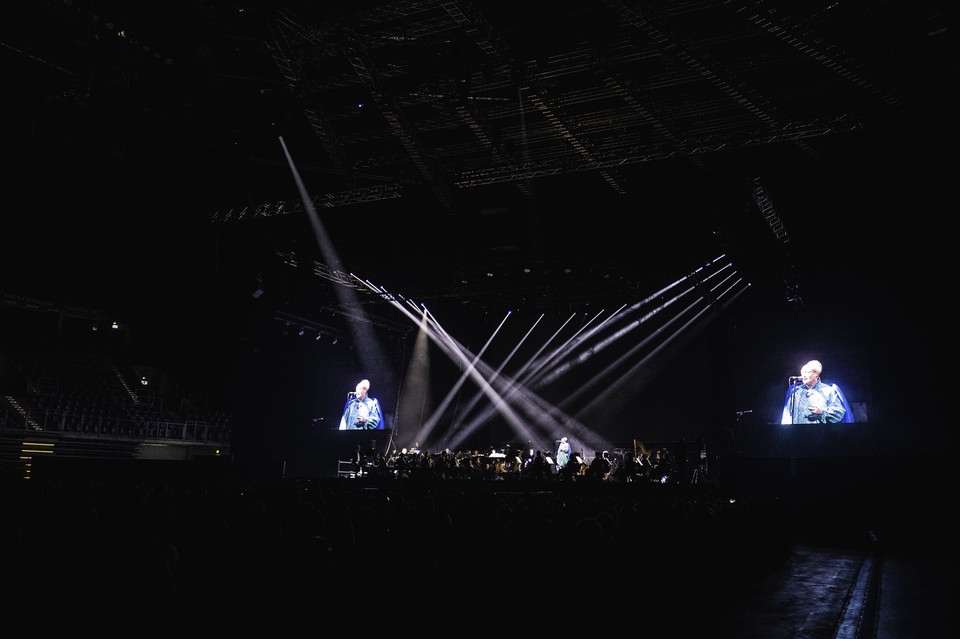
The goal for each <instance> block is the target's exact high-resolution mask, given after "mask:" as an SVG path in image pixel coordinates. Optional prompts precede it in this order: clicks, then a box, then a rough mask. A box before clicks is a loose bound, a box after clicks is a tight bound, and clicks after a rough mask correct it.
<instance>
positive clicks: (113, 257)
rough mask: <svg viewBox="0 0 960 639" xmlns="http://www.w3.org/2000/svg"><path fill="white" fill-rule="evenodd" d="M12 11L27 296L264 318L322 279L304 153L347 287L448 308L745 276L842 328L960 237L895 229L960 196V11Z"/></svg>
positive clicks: (367, 5) (12, 132)
mask: <svg viewBox="0 0 960 639" xmlns="http://www.w3.org/2000/svg"><path fill="white" fill-rule="evenodd" d="M10 5H14V6H10ZM4 9H5V13H6V15H5V18H4V21H3V22H4V26H3V29H2V30H3V33H2V37H0V45H2V46H0V61H2V63H3V68H4V69H5V73H4V77H5V80H4V85H5V86H4V91H3V96H2V98H0V100H2V108H3V122H2V125H0V126H2V127H3V128H2V130H3V137H4V139H5V145H6V147H7V153H6V155H7V156H8V159H10V160H12V161H13V166H12V167H11V169H10V170H9V171H8V172H7V173H6V175H5V182H6V187H5V191H7V192H8V194H10V196H11V198H10V199H9V200H8V207H9V208H8V209H7V211H6V212H5V214H4V222H3V224H4V226H5V227H6V229H7V231H6V232H4V233H3V236H4V237H3V241H4V244H7V245H9V246H8V250H7V251H6V253H5V262H4V276H3V286H2V289H3V291H4V293H5V294H8V293H12V294H30V295H39V296H54V297H56V296H58V295H61V296H69V297H70V299H71V302H73V303H81V302H80V299H79V298H82V297H83V296H89V298H90V299H94V300H97V303H101V302H102V303H104V304H106V305H111V304H113V305H116V304H118V303H120V301H121V300H122V299H128V298H129V299H131V300H142V301H143V302H144V303H154V304H155V303H157V300H158V299H159V300H164V302H163V303H167V301H168V300H171V299H178V298H179V297H180V296H181V295H182V296H183V299H193V298H192V296H193V295H196V294H197V293H196V291H197V290H199V291H201V293H199V295H202V294H203V293H202V291H204V290H207V291H208V292H209V289H204V287H209V286H217V287H219V290H220V291H221V294H222V295H223V297H229V295H230V294H233V293H234V292H235V293H236V295H237V296H238V297H241V296H242V297H244V299H245V300H246V296H248V295H249V291H251V290H254V289H255V288H257V286H258V285H259V284H260V283H262V280H263V278H264V277H265V273H272V272H273V270H275V269H278V268H279V269H281V270H282V269H283V268H284V265H285V264H286V263H287V262H290V261H293V260H294V259H295V260H296V261H297V263H298V264H300V265H301V266H303V265H305V264H311V263H313V264H319V263H320V262H321V261H322V260H323V259H324V258H325V257H326V256H325V255H324V254H322V253H321V252H320V251H319V250H318V245H317V242H316V240H315V238H314V236H313V233H312V231H311V226H310V225H309V223H308V222H307V218H306V216H305V214H304V208H303V205H302V202H301V200H300V196H299V193H298V190H297V188H296V183H295V181H294V179H293V174H292V172H291V169H290V167H289V166H288V163H287V160H286V158H285V156H284V152H283V145H286V148H287V149H288V150H289V152H290V154H291V157H292V159H293V161H294V163H295V166H296V168H297V170H298V172H299V174H300V176H301V177H302V179H303V183H304V186H305V188H306V190H307V192H308V193H309V196H310V197H311V198H312V199H313V202H314V203H315V205H316V207H317V209H318V211H319V212H320V216H321V219H322V220H323V224H324V228H325V229H326V231H327V232H328V233H329V234H330V236H331V238H332V240H333V242H334V246H335V247H336V249H337V252H338V256H339V258H340V259H341V260H342V266H343V268H344V269H346V270H348V271H351V272H356V273H360V274H362V275H364V276H365V277H368V278H370V279H371V280H373V281H376V282H378V283H382V284H383V285H385V286H388V287H390V288H393V289H396V290H398V292H404V293H406V294H409V295H411V296H413V297H416V298H418V299H422V300H423V301H430V300H435V299H440V298H445V299H456V300H458V301H461V302H474V303H478V304H482V305H489V304H502V305H503V306H504V307H507V308H510V307H513V306H517V305H519V304H522V303H531V304H532V303H540V304H546V303H551V304H566V305H569V304H579V303H588V302H591V301H594V300H596V299H600V298H605V297H609V296H611V295H622V294H623V292H624V289H625V288H626V289H629V288H636V289H637V290H638V291H641V292H643V291H648V290H650V289H651V288H652V287H656V286H659V285H662V284H663V283H664V282H667V281H671V280H672V279H673V278H675V277H679V276H681V275H683V274H685V273H687V272H689V271H690V270H691V269H693V268H696V267H697V266H698V265H700V264H702V263H704V262H705V261H707V260H710V259H712V258H714V257H716V256H717V255H719V254H721V253H725V254H728V255H730V256H731V258H732V259H733V260H734V261H735V263H736V264H737V265H738V267H739V268H740V269H741V270H742V271H743V272H744V273H745V274H746V275H747V276H748V277H749V278H750V279H751V280H753V281H755V282H756V283H757V284H758V285H760V284H762V283H764V282H766V284H767V288H766V290H769V291H770V292H771V293H772V295H773V296H774V297H775V298H776V299H777V300H778V303H781V304H784V305H794V306H801V305H804V304H806V305H816V304H819V303H821V302H820V300H819V299H818V298H817V294H818V293H821V294H823V295H824V296H826V297H828V295H827V294H826V293H823V292H822V291H823V288H822V287H821V284H822V283H823V281H824V280H825V270H824V269H829V270H830V272H829V276H830V280H831V281H836V278H837V277H840V276H841V273H844V274H849V273H855V274H856V275H857V276H867V277H880V276H883V275H890V276H891V277H893V278H896V277H897V273H896V271H895V269H894V268H893V267H891V266H890V263H889V261H888V260H887V259H886V256H887V255H888V253H887V251H888V250H891V249H893V250H897V249H899V250H900V251H902V250H903V249H904V247H905V244H904V242H907V243H908V244H909V245H910V246H911V247H913V246H916V244H917V243H918V242H919V243H924V242H926V241H928V240H931V239H936V238H937V237H938V234H937V233H936V231H935V230H933V229H930V228H924V230H923V231H918V230H917V224H908V225H905V226H904V227H902V228H900V229H893V228H891V224H890V222H889V221H888V220H889V219H890V218H891V216H896V217H897V219H898V220H900V221H901V222H902V221H903V219H904V218H903V217H902V216H901V213H902V211H903V210H904V209H903V208H901V207H916V208H919V209H924V210H929V206H928V205H929V204H930V203H931V202H930V201H929V200H927V201H924V198H929V197H931V195H930V193H931V190H930V189H929V188H928V189H926V190H924V186H926V187H930V186H933V191H937V190H939V189H940V188H943V185H944V183H946V182H947V181H948V180H949V177H950V176H949V173H948V171H947V169H946V168H945V167H944V165H943V164H942V163H941V162H940V160H939V159H937V153H936V149H937V148H942V145H943V144H945V143H947V142H948V141H949V140H950V139H951V138H952V126H953V125H952V124H947V122H949V120H948V118H947V117H946V115H947V108H948V107H947V106H946V102H945V100H946V96H948V95H949V94H950V90H951V89H952V87H953V86H954V85H955V77H956V57H955V56H954V55H952V54H954V53H955V51H954V44H953V43H954V40H953V33H954V32H953V31H952V30H951V29H950V28H951V27H952V25H951V24H949V20H948V18H947V16H946V14H945V13H944V12H942V11H941V10H940V7H939V6H938V3H935V2H907V1H894V2H882V1H875V2H851V3H847V2H808V1H804V2H792V1H785V0H775V1H763V2H761V1H757V0H689V1H686V2H675V1H672V0H671V1H663V0H656V1H644V2H633V1H631V0H623V1H620V0H579V1H577V2H567V1H558V0H551V1H549V2H548V1H546V0H535V1H534V0H531V1H527V2H522V3H505V2H496V3H487V2H468V1H458V0H449V1H433V0H424V1H419V2H418V1H415V0H406V1H397V2H367V1H359V2H307V1H301V2H267V1H251V2H234V1H228V0H214V1H202V0H194V1H190V2H162V3H160V2H133V1H122V0H30V1H19V2H15V3H6V4H5V8H4ZM281 140H282V144H281ZM760 193H763V194H765V195H766V196H767V197H768V198H769V200H768V202H769V205H768V208H766V209H765V208H763V207H762V206H761V204H760V203H758V199H757V195H758V194H760ZM905 229H907V230H905ZM904 233H906V234H907V235H904ZM927 233H929V234H930V237H927ZM900 254H901V255H902V253H900ZM524 268H527V269H530V270H531V272H530V273H524V271H523V269H524ZM205 269H206V270H213V271H215V273H214V274H213V275H206V274H205V272H206V271H205ZM302 270H303V269H301V271H302ZM488 273H489V274H491V275H493V276H494V277H493V278H491V277H488V275H487V274H488ZM313 274H316V271H314V273H313ZM564 274H565V275H566V276H573V277H568V278H567V280H569V281H567V280H562V279H561V278H563V277H564ZM531 276H533V277H531ZM524 277H526V278H527V280H523V279H520V278H524ZM534 277H536V278H537V279H534ZM843 277H848V275H843ZM849 277H852V276H849ZM321 279H322V278H321ZM529 280H533V282H532V283H531V282H530V281H529ZM225 282H229V283H228V284H225ZM810 282H813V283H814V284H815V285H814V286H810V285H809V283H810ZM844 283H845V281H844ZM286 286H288V287H289V288H288V292H289V291H290V290H292V289H293V288H294V286H292V285H286ZM886 286H887V282H884V283H883V284H874V285H873V288H884V287H886ZM231 287H235V288H231ZM867 288H870V287H867ZM224 290H225V291H227V293H223V291H224ZM187 291H191V292H189V293H188V292H187ZM241 294H242V295H241ZM310 294H311V295H313V294H314V292H311V293H310ZM105 300H108V301H105Z"/></svg>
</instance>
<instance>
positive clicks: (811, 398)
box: [780, 359, 853, 424]
mask: <svg viewBox="0 0 960 639" xmlns="http://www.w3.org/2000/svg"><path fill="white" fill-rule="evenodd" d="M822 372H823V365H822V364H820V362H818V361H817V360H815V359H814V360H811V361H809V362H807V363H806V364H804V365H803V368H801V369H800V376H799V377H791V378H790V380H791V381H792V382H793V383H792V384H791V385H790V388H788V389H787V399H786V402H785V403H784V406H783V417H782V419H781V420H780V423H781V424H836V423H838V422H846V423H850V422H853V413H852V412H851V411H850V407H849V406H848V405H847V400H846V399H845V398H844V396H843V392H842V391H841V390H840V387H839V386H837V385H836V384H827V383H825V382H823V381H822V380H821V379H820V373H822Z"/></svg>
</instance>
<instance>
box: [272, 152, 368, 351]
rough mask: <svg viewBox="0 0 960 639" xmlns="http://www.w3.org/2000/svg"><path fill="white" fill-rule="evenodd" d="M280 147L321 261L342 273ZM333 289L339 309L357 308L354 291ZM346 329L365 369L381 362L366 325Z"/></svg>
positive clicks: (307, 195)
mask: <svg viewBox="0 0 960 639" xmlns="http://www.w3.org/2000/svg"><path fill="white" fill-rule="evenodd" d="M280 146H281V147H283V154H284V156H285V157H286V159H287V164H288V165H289V167H290V172H291V174H292V175H293V179H294V182H296V185H297V191H298V192H299V193H300V199H301V200H302V201H303V206H304V209H306V212H307V218H308V219H309V220H310V226H311V227H312V229H313V235H314V239H315V240H316V241H317V245H318V246H319V247H320V253H321V255H322V257H323V260H324V262H325V263H326V265H327V267H328V268H330V269H331V270H333V271H334V272H341V271H342V270H343V269H342V265H341V261H340V256H339V254H338V253H337V250H336V247H335V246H334V245H333V240H332V239H331V238H330V236H329V234H328V233H327V231H326V229H325V228H324V226H323V222H322V221H321V220H320V215H319V214H318V213H317V209H316V207H315V206H314V205H313V198H311V197H310V193H309V192H308V191H307V187H306V186H305V185H304V183H303V179H301V177H300V172H299V171H297V167H296V164H295V163H294V161H293V157H292V156H291V155H290V151H289V149H287V145H286V143H285V142H284V141H283V137H280ZM333 288H334V291H335V293H336V295H337V300H338V301H339V302H340V306H341V307H342V308H344V309H346V308H351V307H353V308H360V305H359V304H357V295H356V292H355V291H354V290H353V289H350V288H348V287H346V286H334V287H333ZM361 312H362V311H361ZM349 329H350V331H351V333H352V334H353V341H354V344H355V345H356V347H357V350H358V352H359V353H360V357H361V361H362V362H363V364H364V365H365V366H369V365H370V364H371V363H372V362H378V361H383V359H384V358H383V353H382V348H381V346H380V343H379V342H378V341H377V339H376V337H375V335H374V333H373V329H372V328H371V327H370V324H369V322H366V321H362V322H350V323H349Z"/></svg>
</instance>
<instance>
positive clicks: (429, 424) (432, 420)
mask: <svg viewBox="0 0 960 639" xmlns="http://www.w3.org/2000/svg"><path fill="white" fill-rule="evenodd" d="M425 315H426V313H425ZM509 317H510V313H507V314H506V315H505V316H504V318H503V319H502V320H501V321H500V325H499V326H497V328H496V330H494V331H493V334H492V335H491V336H490V337H489V338H488V339H487V342H486V343H485V344H484V345H483V347H482V348H481V349H480V351H479V352H478V353H477V354H476V355H475V356H474V358H473V361H471V362H470V365H469V366H468V367H467V368H466V369H465V370H464V371H463V373H461V374H460V377H459V378H458V379H457V381H456V382H454V384H453V386H451V387H450V390H449V391H447V394H446V396H445V397H444V398H443V400H442V401H441V402H440V405H439V406H437V408H436V409H434V411H433V413H432V414H431V415H430V417H429V418H428V419H427V421H426V423H425V424H423V425H422V426H421V429H420V432H421V434H420V438H419V439H418V441H421V442H422V441H425V440H426V439H427V438H428V437H429V436H430V434H431V433H432V432H433V429H434V427H435V426H436V425H437V422H438V421H439V420H440V418H441V417H442V416H443V412H444V411H445V410H446V409H447V407H448V406H449V405H450V403H451V402H452V401H453V398H454V397H455V396H456V394H457V392H458V391H459V390H460V389H461V388H462V387H463V384H464V383H465V382H466V381H467V379H468V378H469V377H470V375H471V373H472V371H474V370H476V367H477V363H478V362H479V361H480V359H481V358H482V357H483V354H484V353H485V352H486V350H487V349H488V348H489V347H490V344H491V343H492V342H493V339H494V338H495V337H496V336H497V333H499V332H500V329H502V328H503V325H504V324H505V323H506V321H507V319H508V318H509Z"/></svg>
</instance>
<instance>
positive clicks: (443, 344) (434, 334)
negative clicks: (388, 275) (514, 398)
mask: <svg viewBox="0 0 960 639" xmlns="http://www.w3.org/2000/svg"><path fill="white" fill-rule="evenodd" d="M354 277H355V278H356V276H354ZM356 279H357V281H359V282H360V283H361V284H362V285H363V286H366V287H368V288H370V289H371V290H372V291H374V292H377V293H381V294H383V295H384V299H387V301H388V302H389V303H390V304H392V305H393V306H394V307H395V308H396V309H397V310H399V311H400V312H401V313H403V314H404V315H405V316H407V317H408V318H409V319H411V320H412V321H414V322H419V319H418V318H417V317H416V316H415V315H414V314H413V313H411V312H410V310H409V309H408V308H407V306H406V305H404V304H402V303H401V302H399V301H398V300H397V299H396V298H395V297H394V296H393V295H390V294H389V293H387V292H386V290H385V289H383V288H382V287H380V288H378V287H376V286H374V285H373V284H371V283H369V282H365V281H363V280H360V279H359V278H356ZM425 310H426V309H425ZM426 312H427V313H428V314H429V315H430V317H433V316H432V314H430V313H429V310H427V311H426ZM433 319H434V321H435V320H436V318H433ZM427 336H428V337H429V338H430V340H431V341H433V342H434V343H435V344H436V345H437V346H439V347H440V349H441V350H442V351H443V352H444V353H446V354H447V355H448V356H449V357H451V359H453V360H454V361H455V362H459V363H461V364H463V365H464V366H465V367H466V370H467V371H469V373H470V377H471V378H472V379H473V380H474V382H475V383H476V384H477V385H478V386H479V387H480V388H481V390H482V391H483V392H484V393H485V394H486V395H487V397H488V398H489V399H490V401H491V403H492V404H493V406H494V407H495V408H496V409H497V411H498V412H500V414H501V415H503V417H504V419H506V420H507V422H508V423H509V424H510V426H511V427H512V428H514V429H515V430H516V431H517V432H520V433H526V434H527V436H529V429H528V428H527V426H526V424H525V423H524V422H523V420H521V419H520V417H519V416H518V415H517V413H516V411H514V410H513V408H512V407H511V406H510V405H508V404H507V403H506V402H505V401H504V400H503V398H502V397H501V396H500V395H499V394H497V392H496V390H495V389H494V388H493V387H492V386H491V385H490V384H489V383H488V382H487V380H486V379H484V378H483V376H481V375H480V374H479V373H478V371H477V367H476V366H470V361H469V360H468V358H467V357H466V355H465V352H466V351H465V349H461V348H456V347H453V346H451V344H450V343H449V342H450V341H453V340H452V338H450V337H449V334H448V333H446V331H445V330H443V328H442V327H440V326H439V323H437V326H435V327H433V328H429V327H428V330H427ZM444 336H446V339H441V338H442V337H444ZM454 343H455V342H454Z"/></svg>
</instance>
